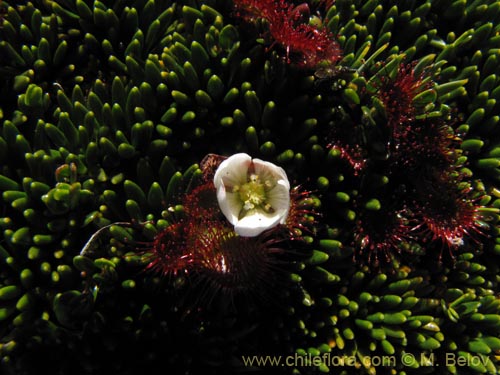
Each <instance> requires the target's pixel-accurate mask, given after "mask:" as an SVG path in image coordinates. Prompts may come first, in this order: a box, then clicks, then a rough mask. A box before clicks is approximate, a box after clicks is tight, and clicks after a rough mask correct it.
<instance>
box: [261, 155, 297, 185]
mask: <svg viewBox="0 0 500 375" xmlns="http://www.w3.org/2000/svg"><path fill="white" fill-rule="evenodd" d="M253 164H254V166H255V173H256V174H257V175H259V177H260V179H261V181H265V180H269V179H272V180H275V181H277V180H282V181H284V186H287V189H288V190H290V182H288V177H287V175H286V172H285V170H284V169H283V168H281V167H278V166H277V165H274V164H273V163H270V162H268V161H263V160H260V159H253Z"/></svg>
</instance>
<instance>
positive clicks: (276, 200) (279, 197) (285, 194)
mask: <svg viewBox="0 0 500 375" xmlns="http://www.w3.org/2000/svg"><path fill="white" fill-rule="evenodd" d="M287 182H288V181H283V180H279V181H278V184H277V185H276V186H275V187H274V189H272V190H271V191H269V192H268V193H267V196H268V200H267V203H269V204H270V205H271V207H272V208H273V209H274V215H276V216H279V217H280V223H281V224H284V223H285V221H286V218H287V216H288V211H289V209H290V185H289V184H288V183H287Z"/></svg>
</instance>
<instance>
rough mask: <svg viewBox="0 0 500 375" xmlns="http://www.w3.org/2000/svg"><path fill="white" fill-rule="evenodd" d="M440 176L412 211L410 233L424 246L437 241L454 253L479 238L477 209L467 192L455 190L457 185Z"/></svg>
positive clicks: (422, 192) (481, 228)
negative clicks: (420, 240)
mask: <svg viewBox="0 0 500 375" xmlns="http://www.w3.org/2000/svg"><path fill="white" fill-rule="evenodd" d="M449 179H450V181H447V180H446V178H445V177H444V176H441V177H440V178H439V180H438V182H434V183H432V184H430V183H428V185H429V186H427V187H423V189H422V191H421V192H420V194H419V195H420V196H419V199H418V201H416V202H414V204H415V207H413V208H412V211H413V213H414V218H413V220H412V221H414V222H416V223H417V224H416V225H415V226H414V227H413V228H412V232H413V233H415V234H416V235H418V236H419V237H420V238H421V239H423V240H424V241H425V242H429V241H432V242H434V241H437V242H441V244H442V245H444V246H446V247H448V248H449V249H456V248H458V247H460V246H462V245H463V244H464V241H465V240H466V239H467V238H468V239H471V240H473V241H477V240H476V237H477V236H478V235H479V236H483V235H484V234H485V233H484V228H483V227H482V225H481V224H480V220H481V213H480V211H479V208H480V207H479V206H477V205H476V204H475V201H477V200H478V199H474V198H471V197H470V193H471V189H463V190H458V191H457V190H456V185H457V181H454V180H452V179H451V178H449Z"/></svg>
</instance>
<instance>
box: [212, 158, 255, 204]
mask: <svg viewBox="0 0 500 375" xmlns="http://www.w3.org/2000/svg"><path fill="white" fill-rule="evenodd" d="M251 161H252V158H251V157H250V155H248V154H245V153H240V154H234V155H232V156H230V157H228V158H227V159H226V160H224V161H223V162H222V163H220V165H219V168H217V170H216V171H215V174H214V185H215V188H216V189H219V188H220V186H221V185H226V186H235V185H241V184H244V183H245V182H247V172H248V167H249V166H250V163H251ZM219 203H220V202H219Z"/></svg>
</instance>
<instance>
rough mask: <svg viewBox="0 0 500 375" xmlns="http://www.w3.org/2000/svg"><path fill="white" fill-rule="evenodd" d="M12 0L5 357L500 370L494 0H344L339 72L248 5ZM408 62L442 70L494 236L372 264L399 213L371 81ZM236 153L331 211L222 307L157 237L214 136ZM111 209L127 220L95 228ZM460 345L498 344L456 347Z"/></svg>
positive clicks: (111, 217) (463, 155)
mask: <svg viewBox="0 0 500 375" xmlns="http://www.w3.org/2000/svg"><path fill="white" fill-rule="evenodd" d="M0 4H1V5H0V9H2V10H5V12H3V13H2V24H1V28H0V76H1V79H0V123H1V124H2V125H1V131H0V191H1V193H2V196H1V200H0V227H1V229H2V232H1V233H2V234H1V237H0V358H1V363H0V369H1V372H2V373H6V374H36V373H40V369H44V370H45V372H44V373H47V374H50V373H54V374H59V373H61V374H62V373H72V374H73V373H75V374H76V373H82V374H103V373H109V374H139V373H144V374H146V373H154V372H155V371H156V372H158V373H162V374H163V373H167V372H169V373H183V374H184V373H185V374H198V373H200V374H201V373H204V374H205V373H214V374H215V373H216V374H221V373H231V374H232V373H238V371H241V372H245V371H248V370H257V373H259V372H258V371H259V369H257V368H253V369H250V368H249V367H244V366H243V362H242V357H241V356H242V355H257V354H261V355H284V356H286V355H295V353H298V355H303V354H311V355H313V356H316V355H321V354H322V353H331V355H332V356H334V355H335V356H350V355H355V356H356V358H358V360H359V363H362V362H363V357H370V356H376V355H379V356H382V355H386V356H394V358H396V365H395V366H370V365H369V363H365V364H367V366H366V367H365V366H358V367H355V366H344V367H331V368H330V369H329V368H328V366H327V365H326V364H320V365H319V366H307V367H300V366H299V367H297V368H293V367H279V368H270V367H263V368H262V369H260V370H262V371H270V372H272V373H275V372H277V370H280V371H285V372H286V373H293V372H295V373H304V374H307V373H316V372H328V371H330V373H335V374H336V373H346V374H347V373H360V374H362V373H369V374H375V373H377V374H385V373H387V374H401V375H403V374H417V373H418V374H424V373H437V374H440V373H443V374H448V373H452V374H469V373H490V374H495V373H497V371H498V369H499V368H500V365H499V363H498V359H497V358H498V353H499V351H500V339H499V338H498V337H499V335H500V299H499V296H498V295H499V291H500V290H499V282H500V276H499V273H500V270H499V266H500V240H499V239H498V229H497V226H496V225H497V210H498V208H500V191H499V190H498V189H497V188H496V186H497V184H498V181H499V178H500V169H499V168H500V139H499V138H500V131H499V129H500V128H499V126H500V124H499V120H500V111H499V109H500V79H499V77H500V2H498V1H493V0H454V1H453V0H427V1H412V0H410V1H392V0H388V1H382V0H368V1H360V0H337V1H336V3H335V4H333V5H332V6H331V7H330V9H329V10H328V12H327V15H326V17H325V20H326V21H325V23H327V27H328V28H329V30H331V32H332V33H333V34H334V35H336V36H337V39H338V41H339V44H340V47H341V48H342V51H343V58H342V59H341V61H340V62H339V63H338V65H339V66H343V67H346V68H349V69H345V71H338V72H335V73H333V74H332V75H331V76H329V77H326V78H318V76H319V74H318V72H316V75H315V72H314V71H311V70H307V69H301V68H299V67H297V66H294V65H293V64H288V63H287V62H286V61H285V59H284V53H283V51H282V50H281V49H280V46H273V47H271V48H269V47H270V46H269V45H268V41H267V40H265V39H266V38H265V35H261V33H260V31H259V29H260V28H265V25H264V26H263V25H257V26H255V25H250V24H248V23H245V22H243V21H242V20H241V19H239V18H238V17H236V16H235V14H234V12H233V11H232V3H231V2H230V1H225V0H209V1H195V0H187V1H185V2H177V3H176V2H172V1H169V0H148V1H146V0H119V1H98V0H94V1H92V0H76V1H72V0H56V1H51V0H43V1H42V0H33V1H31V2H26V3H25V4H23V5H17V4H14V3H13V2H10V1H3V2H0ZM313 13H314V12H313ZM315 21H318V20H317V19H316V20H315ZM412 61H415V62H416V66H415V69H416V70H417V71H419V72H426V74H427V76H428V78H427V80H428V82H430V84H431V86H429V87H430V88H429V89H428V90H426V91H424V93H423V94H422V95H420V97H419V98H418V100H419V101H420V105H421V107H422V108H423V109H422V111H423V113H425V114H426V115H427V116H435V117H439V118H441V119H443V121H445V122H446V123H447V124H448V126H449V127H450V131H451V132H452V133H453V134H454V135H455V136H456V137H457V139H456V140H455V141H456V146H455V147H454V148H453V152H454V153H455V155H456V160H454V163H456V164H455V165H454V166H453V168H454V170H456V171H459V173H460V174H461V175H462V176H463V179H462V180H460V182H457V184H458V183H460V184H465V188H466V189H469V190H470V191H471V193H470V194H471V196H472V197H473V200H474V204H476V205H477V206H478V207H479V209H478V212H480V221H481V222H479V219H478V222H477V223H476V224H477V225H480V227H481V228H482V229H481V231H482V232H483V233H482V234H475V233H472V235H471V236H470V237H471V238H469V237H467V238H464V241H463V242H464V243H463V244H462V245H461V246H457V247H456V248H455V247H453V248H450V249H448V247H447V246H446V244H442V243H440V242H439V241H434V242H432V241H431V242H429V243H427V242H422V241H420V242H419V241H408V242H403V241H402V243H401V244H399V245H398V247H397V249H396V248H395V249H392V250H391V251H389V254H390V255H393V256H392V257H390V259H389V260H388V261H385V255H386V254H385V253H381V254H378V257H379V261H378V264H377V267H373V265H374V263H373V262H367V258H368V257H367V254H366V253H363V251H361V250H360V249H359V245H360V241H359V233H356V230H357V228H358V220H360V218H362V219H363V220H365V221H366V220H371V221H372V222H374V223H376V222H378V221H379V220H380V221H381V222H382V223H383V224H385V222H384V219H383V218H384V213H386V212H387V210H390V207H388V205H389V206H390V202H391V200H393V199H397V197H398V195H396V196H393V195H391V194H392V193H391V194H389V193H388V192H387V191H386V190H384V189H385V188H381V186H382V185H384V184H385V183H386V181H387V180H391V178H392V177H391V176H390V175H385V174H384V173H386V172H387V171H388V169H387V165H386V164H384V163H386V162H385V160H386V159H387V158H388V157H389V156H388V155H386V154H385V149H384V147H385V143H386V141H387V139H385V138H384V137H385V136H384V134H383V132H382V131H381V129H384V126H385V125H384V124H386V122H387V116H386V112H387V108H385V109H384V108H383V105H382V104H381V101H380V100H377V99H376V96H377V87H380V85H381V82H383V81H384V79H388V78H387V77H392V78H394V77H395V76H396V75H397V71H398V69H399V67H400V64H401V63H410V62H412ZM497 74H499V77H497ZM383 77H386V78H383ZM432 82H435V84H432ZM339 129H340V130H339ZM346 132H347V136H344V134H345V133H346ZM339 133H341V134H342V137H344V138H342V139H343V140H349V141H353V144H352V146H354V145H355V144H356V145H357V144H358V143H359V144H360V145H361V146H362V148H363V149H364V151H365V152H366V154H365V156H364V157H365V158H366V159H367V160H368V162H372V163H374V165H377V166H378V165H381V166H382V167H381V169H380V173H375V170H374V171H373V173H369V174H367V175H366V176H365V179H363V181H360V179H359V178H358V177H357V176H355V175H354V174H353V172H352V170H351V169H350V167H349V165H347V164H346V163H345V160H343V159H342V158H341V157H340V156H339V153H338V152H337V150H336V149H335V148H332V147H330V144H331V143H332V142H335V140H336V138H335V137H336V136H337V135H338V134H339ZM458 137H460V138H458ZM237 152H247V153H248V154H250V155H252V156H253V157H259V158H261V159H264V160H268V161H272V162H273V163H276V164H278V165H280V166H282V167H283V168H284V169H285V170H286V172H287V174H288V176H289V178H290V180H291V181H293V182H294V184H302V185H303V186H304V188H305V189H309V190H312V191H313V193H314V194H313V195H314V199H315V200H314V202H315V205H316V209H317V211H318V213H319V215H318V216H317V218H316V223H315V226H316V228H315V229H314V230H313V231H312V232H311V233H307V234H306V237H305V238H304V241H302V242H298V243H297V245H296V247H294V248H289V249H286V250H288V252H287V254H288V255H287V256H286V257H285V258H286V259H281V260H282V261H283V262H282V264H280V269H281V272H282V273H283V274H284V277H283V280H281V282H280V283H279V284H278V285H276V286H274V287H273V288H276V290H274V291H266V290H262V291H256V293H255V294H257V295H259V294H260V295H263V296H264V298H260V299H259V298H256V299H255V300H253V299H251V298H249V299H247V298H246V296H238V295H236V296H235V297H234V301H229V302H228V299H229V297H228V296H226V295H224V294H223V295H218V296H215V297H214V300H213V303H211V304H208V305H207V304H205V303H201V302H200V301H202V300H203V298H201V297H200V296H199V295H197V293H198V292H199V291H198V290H197V288H193V287H192V286H191V285H190V283H189V279H188V278H187V279H186V278H185V277H183V276H179V277H161V275H155V274H152V273H148V272H144V268H145V266H146V265H147V259H145V257H144V256H143V253H142V252H143V251H144V250H145V249H147V247H148V244H151V241H153V239H154V238H155V235H156V234H157V233H158V232H160V231H161V230H162V229H163V228H165V227H167V226H168V225H169V224H170V223H171V222H173V221H175V220H176V218H178V217H180V216H182V214H183V207H182V205H180V202H181V201H182V200H181V197H182V196H183V195H184V194H185V192H186V191H188V190H189V189H190V188H191V187H192V186H193V184H196V183H197V181H199V179H200V177H201V170H200V168H199V163H200V162H201V161H202V159H203V158H204V157H205V155H207V154H209V153H215V154H220V155H231V154H234V153H237ZM415 186H416V187H417V188H418V186H419V184H418V181H416V182H415ZM400 187H401V188H404V187H407V186H406V185H405V186H400ZM457 189H459V190H460V189H464V186H460V187H457ZM410 194H411V192H410ZM416 199H417V198H416ZM420 199H421V198H420ZM367 218H368V219H367ZM483 221H484V223H483ZM116 222H121V223H131V224H130V225H128V224H127V225H111V226H110V227H109V228H107V229H105V230H103V231H101V232H99V234H98V236H96V237H95V238H94V239H93V241H91V242H90V243H89V242H88V241H89V239H90V238H91V236H92V235H93V234H94V233H96V231H97V230H99V228H103V227H106V226H108V225H110V224H113V223H116ZM86 246H87V248H86V250H85V253H84V254H83V255H80V252H81V251H82V249H84V247H86ZM396 250H398V252H399V253H398V252H397V251H396ZM263 288H264V286H263ZM269 297H272V298H269ZM271 300H272V301H271ZM405 353H412V354H414V355H415V357H416V358H417V361H416V362H414V363H412V364H411V366H408V365H406V366H405V365H403V363H402V362H401V358H402V357H403V356H404V354H405ZM446 353H453V354H454V355H457V356H461V357H464V358H469V359H470V358H481V359H482V363H477V361H475V362H474V363H473V364H472V366H458V365H457V366H454V367H453V366H451V367H446V366H445V363H444V362H443V361H444V359H445V356H446ZM495 356H496V357H495ZM421 358H432V359H434V361H435V364H436V363H439V364H440V366H423V365H424V362H423V361H420V359H421ZM419 365H422V366H420V368H418V367H419ZM155 368H159V370H154V369H155ZM274 370H276V371H274Z"/></svg>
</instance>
